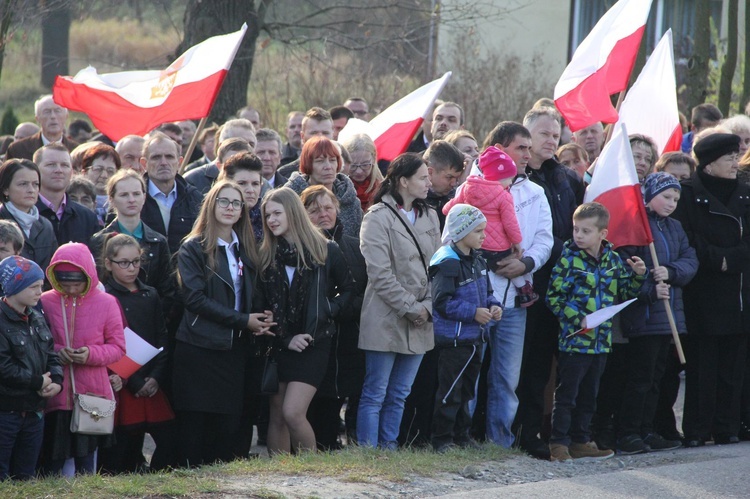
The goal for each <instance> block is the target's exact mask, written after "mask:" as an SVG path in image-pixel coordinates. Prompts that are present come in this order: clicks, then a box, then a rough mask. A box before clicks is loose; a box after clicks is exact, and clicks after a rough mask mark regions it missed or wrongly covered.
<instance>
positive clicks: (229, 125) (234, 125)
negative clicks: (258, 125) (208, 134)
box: [214, 118, 255, 158]
mask: <svg viewBox="0 0 750 499" xmlns="http://www.w3.org/2000/svg"><path fill="white" fill-rule="evenodd" d="M236 129H241V130H245V131H247V132H251V133H252V134H253V135H255V127H254V126H253V124H252V122H251V121H250V120H246V119H245V118H234V119H231V120H228V121H226V122H225V123H224V124H223V125H221V126H220V127H219V129H218V130H217V131H216V136H215V140H214V154H215V155H216V157H217V158H218V157H219V147H220V146H221V144H222V142H224V141H225V140H228V139H231V138H235V137H227V135H229V131H230V130H236ZM245 142H247V141H245Z"/></svg>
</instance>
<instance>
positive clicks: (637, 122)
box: [620, 29, 682, 154]
mask: <svg viewBox="0 0 750 499" xmlns="http://www.w3.org/2000/svg"><path fill="white" fill-rule="evenodd" d="M620 123H625V125H626V126H627V128H628V132H629V133H631V134H633V133H640V134H643V135H646V136H648V137H651V138H652V139H654V142H656V149H657V151H659V154H664V153H665V152H670V151H679V150H680V144H682V126H681V125H680V112H679V110H678V108H677V80H676V79H675V74H674V53H673V48H672V30H671V29H669V30H667V32H666V33H664V36H663V37H662V38H661V41H659V44H658V45H657V46H656V48H655V49H654V51H653V53H652V54H651V57H649V59H648V61H647V62H646V65H645V66H644V67H643V70H642V71H641V74H640V75H638V79H637V80H636V82H635V83H634V84H633V86H632V87H630V90H628V94H627V95H626V96H625V100H624V101H623V103H622V106H620Z"/></svg>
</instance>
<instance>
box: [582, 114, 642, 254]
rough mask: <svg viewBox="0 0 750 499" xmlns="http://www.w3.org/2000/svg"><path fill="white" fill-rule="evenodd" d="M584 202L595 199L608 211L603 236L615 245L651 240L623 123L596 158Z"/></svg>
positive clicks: (637, 244)
mask: <svg viewBox="0 0 750 499" xmlns="http://www.w3.org/2000/svg"><path fill="white" fill-rule="evenodd" d="M584 201H585V202H587V203H590V202H592V201H596V202H597V203H601V204H603V205H604V206H606V207H607V209H608V210H609V217H610V218H609V234H608V236H607V239H608V240H609V241H610V242H611V243H612V244H613V245H614V247H615V248H619V247H620V246H631V245H632V246H645V245H647V244H649V243H651V242H653V240H654V238H653V237H652V235H651V227H650V226H649V224H648V217H647V215H646V207H645V205H644V204H643V194H642V193H641V183H640V182H639V181H638V175H637V174H636V172H635V163H634V162H633V152H632V151H631V150H630V141H629V140H628V132H627V129H626V128H625V125H624V124H622V123H618V124H617V125H615V130H614V132H613V133H612V138H611V139H610V141H609V142H607V144H606V145H605V146H604V149H603V150H602V152H601V154H600V155H599V158H598V159H597V160H596V169H595V170H594V175H593V177H592V178H591V185H589V187H588V189H586V195H585V196H584Z"/></svg>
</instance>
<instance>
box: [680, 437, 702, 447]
mask: <svg viewBox="0 0 750 499" xmlns="http://www.w3.org/2000/svg"><path fill="white" fill-rule="evenodd" d="M682 445H683V446H685V448H687V449H695V448H696V447H703V446H704V445H706V441H705V440H703V439H702V438H686V439H685V440H684V441H683V442H682Z"/></svg>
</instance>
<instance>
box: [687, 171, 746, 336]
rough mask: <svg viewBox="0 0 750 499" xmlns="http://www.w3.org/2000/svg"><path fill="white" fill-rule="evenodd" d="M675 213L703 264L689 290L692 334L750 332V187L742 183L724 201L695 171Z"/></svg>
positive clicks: (689, 318)
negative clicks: (723, 264)
mask: <svg viewBox="0 0 750 499" xmlns="http://www.w3.org/2000/svg"><path fill="white" fill-rule="evenodd" d="M672 216H673V217H674V218H676V219H677V220H679V221H680V222H682V227H683V228H684V229H685V233H686V234H687V237H688V241H689V242H690V245H691V246H693V247H694V248H695V252H696V255H697V256H698V262H699V263H700V267H699V268H698V272H697V273H696V275H695V278H694V279H693V280H692V281H691V282H690V284H688V285H687V286H686V287H685V291H684V293H683V299H684V301H685V319H686V320H687V327H688V331H689V332H690V334H696V335H724V334H740V333H748V332H750V306H748V300H750V283H749V282H748V280H749V279H748V277H750V273H749V271H750V224H748V217H749V216H750V187H747V186H745V185H743V184H741V183H738V184H737V188H736V189H735V190H734V192H733V193H732V195H731V197H730V199H729V202H728V203H727V204H726V205H724V204H723V203H722V202H721V201H719V200H718V199H717V198H716V197H715V196H714V195H713V194H712V193H711V192H709V191H708V189H707V188H706V186H705V185H704V184H703V182H702V181H701V178H700V176H699V174H698V173H694V174H693V176H692V177H691V178H689V179H688V180H684V181H683V182H682V196H681V197H680V202H679V203H678V204H677V209H676V210H675V212H674V214H673V215H672ZM725 259H726V264H727V270H726V271H725V272H722V270H721V267H722V262H723V261H724V260H725ZM745 275H747V276H748V277H745Z"/></svg>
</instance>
